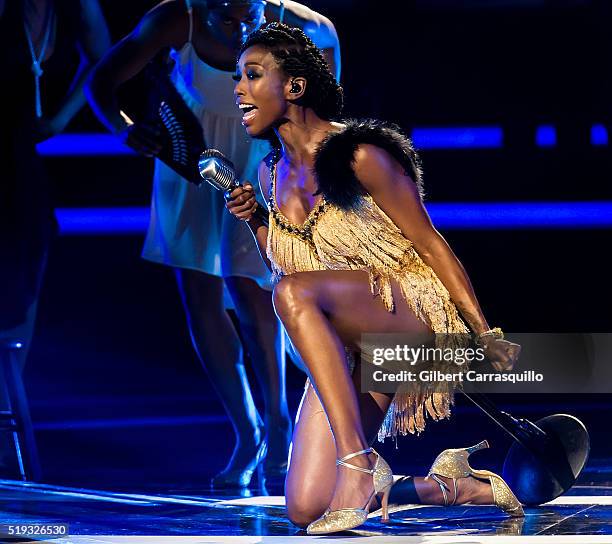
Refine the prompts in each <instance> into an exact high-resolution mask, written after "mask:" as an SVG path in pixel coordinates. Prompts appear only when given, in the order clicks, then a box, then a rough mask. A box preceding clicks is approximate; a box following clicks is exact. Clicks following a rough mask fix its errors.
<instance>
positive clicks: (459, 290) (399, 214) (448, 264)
mask: <svg viewBox="0 0 612 544" xmlns="http://www.w3.org/2000/svg"><path fill="white" fill-rule="evenodd" d="M354 165H355V166H354V168H355V174H356V175H357V178H358V179H359V181H360V182H361V183H362V184H363V186H364V187H365V189H366V190H367V191H368V192H369V193H370V195H372V198H373V199H374V201H375V202H376V203H377V204H378V206H379V207H380V208H381V209H382V210H383V211H384V212H385V213H386V214H387V215H388V216H389V217H390V218H391V219H392V220H393V222H394V223H395V224H396V225H397V226H398V227H399V228H400V230H401V231H402V233H403V234H404V236H406V238H408V239H409V240H411V241H412V243H413V244H414V248H415V249H416V251H417V252H418V253H419V255H420V256H421V258H422V259H423V261H425V262H426V263H427V264H428V265H429V266H431V268H432V269H433V271H434V272H435V273H436V275H437V276H438V277H439V278H440V281H442V283H443V284H444V286H445V287H446V289H447V290H448V292H449V294H450V296H451V299H452V300H453V302H454V303H455V305H456V306H457V308H458V309H459V311H460V312H461V314H462V316H463V317H464V318H465V320H466V321H467V323H468V325H469V326H470V328H471V329H472V330H473V331H474V332H475V333H476V334H480V333H482V332H484V331H486V330H488V329H489V324H488V323H487V320H486V319H485V316H484V314H483V312H482V310H481V308H480V305H479V303H478V300H477V298H476V295H475V293H474V289H473V287H472V284H471V282H470V279H469V277H468V275H467V273H466V271H465V269H464V267H463V265H462V264H461V262H460V261H459V259H458V258H457V257H456V255H455V254H454V253H453V250H452V249H451V248H450V246H449V245H448V243H447V242H446V240H445V239H444V237H443V236H442V235H441V234H440V233H439V232H438V231H437V230H436V228H435V227H434V226H433V224H432V222H431V219H430V218H429V214H428V213H427V210H426V209H425V206H424V205H423V201H422V199H421V197H420V195H419V192H418V189H417V186H416V184H415V183H414V181H413V180H412V179H411V178H410V177H409V176H408V175H406V174H405V172H404V169H403V168H402V167H401V165H400V164H399V163H398V162H397V161H396V160H395V159H393V158H392V157H391V155H389V154H388V153H387V152H386V151H384V150H383V149H381V148H379V147H376V146H374V145H370V144H364V145H361V146H360V147H359V148H358V149H357V151H356V152H355V163H354ZM509 344H510V343H509V342H505V341H493V342H492V345H491V350H495V354H494V355H496V359H497V357H499V359H497V360H501V362H502V363H503V365H502V366H503V367H505V366H506V364H507V363H509V362H511V361H510V360H509V359H512V360H515V359H516V357H518V351H519V349H520V348H518V346H517V348H518V349H515V348H513V350H512V351H511V353H510V355H509V359H507V358H505V357H504V353H506V350H507V348H508V346H509ZM496 345H497V346H496ZM512 346H516V344H512ZM496 347H497V348H500V349H499V351H500V352H501V354H500V353H497V351H498V350H497V349H496ZM501 348H503V350H502V349H501ZM515 356H516V357H515ZM496 366H497V365H496Z"/></svg>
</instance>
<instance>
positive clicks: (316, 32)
mask: <svg viewBox="0 0 612 544" xmlns="http://www.w3.org/2000/svg"><path fill="white" fill-rule="evenodd" d="M279 15H280V0H268V4H267V6H266V19H267V20H268V21H278V18H279ZM283 21H284V22H285V23H286V24H288V25H290V26H297V27H300V28H301V29H302V30H303V31H304V32H305V33H306V34H307V35H308V37H309V38H310V39H311V40H312V41H313V42H314V44H315V45H316V46H317V47H318V48H319V49H322V50H323V56H324V57H325V60H326V61H327V63H328V64H329V67H330V68H331V71H332V73H333V74H334V75H335V76H336V79H337V80H338V81H340V68H341V62H340V42H339V40H338V33H337V32H336V27H335V26H334V24H333V23H332V22H331V21H330V20H329V19H328V18H327V17H325V16H324V15H321V14H320V13H317V12H316V11H314V10H312V9H310V8H309V7H307V6H304V5H303V4H299V3H298V2H293V1H292V0H285V15H284V19H283Z"/></svg>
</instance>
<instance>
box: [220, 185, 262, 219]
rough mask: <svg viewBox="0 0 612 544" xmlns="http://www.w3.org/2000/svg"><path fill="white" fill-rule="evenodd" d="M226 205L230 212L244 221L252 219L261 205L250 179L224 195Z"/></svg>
mask: <svg viewBox="0 0 612 544" xmlns="http://www.w3.org/2000/svg"><path fill="white" fill-rule="evenodd" d="M224 198H225V207H226V208H227V209H228V210H229V212H230V213H231V214H232V215H233V216H234V217H237V218H238V219H240V220H242V221H250V220H251V219H252V218H253V215H254V214H255V210H257V207H258V206H259V203H258V202H257V200H256V198H255V191H254V189H253V186H252V185H251V183H250V182H249V181H246V182H245V183H244V185H240V186H238V187H236V188H235V189H233V190H232V191H231V192H230V193H229V194H228V193H227V192H226V193H225V195H224Z"/></svg>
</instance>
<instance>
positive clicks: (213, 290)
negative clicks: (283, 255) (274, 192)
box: [176, 269, 263, 469]
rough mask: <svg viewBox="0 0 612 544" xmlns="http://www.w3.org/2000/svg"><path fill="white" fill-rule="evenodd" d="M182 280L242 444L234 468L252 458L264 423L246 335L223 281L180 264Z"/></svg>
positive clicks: (194, 328) (199, 344) (196, 342)
mask: <svg viewBox="0 0 612 544" xmlns="http://www.w3.org/2000/svg"><path fill="white" fill-rule="evenodd" d="M176 276H177V281H178V285H179V290H180V293H181V298H182V300H183V305H184V307H185V312H186V314H187V322H188V325H189V331H190V333H191V339H192V341H193V346H194V348H195V350H196V352H197V354H198V357H199V358H200V361H201V362H202V365H203V366H204V368H205V369H206V372H207V373H208V376H209V377H210V381H211V383H212V384H213V387H214V388H215V390H216V391H217V393H218V394H219V397H220V398H221V402H222V403H223V406H224V408H225V410H226V412H227V414H228V416H229V418H230V420H231V422H232V425H233V427H234V432H235V434H236V446H235V448H234V454H233V456H232V459H231V460H230V463H229V464H228V467H227V468H228V469H232V468H240V467H243V466H245V465H246V464H247V463H248V462H249V461H251V460H252V458H253V456H254V454H255V451H256V449H257V446H258V444H259V443H260V441H261V439H262V435H261V433H262V430H263V422H262V421H261V418H260V417H259V414H258V413H257V409H256V408H255V403H254V402H253V397H252V395H251V389H250V387H249V383H248V380H247V376H246V372H245V368H244V364H243V353H242V347H241V344H240V339H239V337H238V334H237V332H236V330H235V328H234V325H233V323H232V321H231V319H230V317H229V315H228V314H227V312H226V311H225V308H224V305H223V280H222V279H221V278H219V277H216V276H212V275H210V274H204V273H202V272H197V271H194V270H187V269H177V271H176Z"/></svg>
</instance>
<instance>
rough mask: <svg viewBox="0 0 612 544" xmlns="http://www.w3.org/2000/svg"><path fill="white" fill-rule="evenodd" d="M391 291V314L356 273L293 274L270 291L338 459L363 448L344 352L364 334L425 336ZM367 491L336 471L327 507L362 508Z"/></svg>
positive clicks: (362, 480) (350, 474)
mask: <svg viewBox="0 0 612 544" xmlns="http://www.w3.org/2000/svg"><path fill="white" fill-rule="evenodd" d="M393 291H394V298H395V300H396V309H395V311H394V312H393V313H391V312H387V311H386V309H385V308H384V306H383V304H382V302H381V301H380V300H379V299H377V298H373V297H372V295H371V293H370V287H369V281H368V276H367V274H366V273H365V272H361V271H317V272H305V273H298V274H293V275H291V276H287V277H286V278H284V279H283V280H282V281H281V282H280V283H279V284H278V286H277V289H276V290H275V294H274V301H275V307H276V310H277V313H278V315H279V316H280V317H281V319H282V320H283V323H284V324H285V326H286V328H287V332H288V334H289V336H290V338H291V340H292V342H293V344H294V346H295V347H296V349H297V350H298V351H299V353H300V356H301V357H302V359H303V361H304V363H305V365H306V366H307V368H308V371H309V373H310V376H311V378H312V381H313V384H314V386H315V387H316V389H317V392H318V395H319V398H320V399H321V401H322V405H323V407H324V408H325V412H326V414H327V417H328V420H329V422H330V425H331V432H332V433H333V438H334V441H335V446H336V456H337V457H341V456H344V455H347V454H348V453H351V452H352V451H357V450H360V449H363V448H365V447H366V446H367V439H366V437H365V433H364V428H363V425H362V422H361V413H360V409H359V403H358V401H357V396H356V392H355V387H354V386H353V384H352V382H351V380H350V376H349V375H348V370H347V368H346V364H345V362H344V348H343V346H344V345H349V346H358V344H359V342H360V337H361V334H362V333H363V332H378V333H381V332H404V333H407V332H414V333H427V332H430V330H429V328H428V327H427V325H425V324H424V323H423V322H421V321H420V320H418V318H417V317H416V316H415V315H414V313H413V312H412V311H411V310H410V309H409V307H408V306H407V304H405V302H404V301H403V300H402V299H401V295H400V293H399V288H398V286H397V285H394V286H393ZM372 461H373V456H372V458H371V459H368V458H367V457H365V456H359V457H357V458H354V459H352V460H351V462H352V463H354V464H356V465H358V466H363V467H368V468H369V467H371V462H372ZM322 470H323V469H322ZM317 480H318V481H320V480H321V478H317ZM429 484H430V482H429V481H427V485H429ZM371 490H372V481H371V477H369V476H368V475H362V474H361V473H357V472H355V471H347V470H340V471H338V472H337V480H336V485H335V489H334V492H333V495H332V498H331V501H330V504H329V507H330V508H331V509H337V508H344V507H361V506H363V504H364V503H365V501H366V500H367V497H368V496H369V494H370V493H371Z"/></svg>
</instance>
